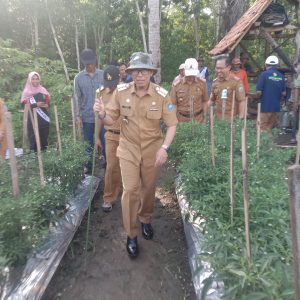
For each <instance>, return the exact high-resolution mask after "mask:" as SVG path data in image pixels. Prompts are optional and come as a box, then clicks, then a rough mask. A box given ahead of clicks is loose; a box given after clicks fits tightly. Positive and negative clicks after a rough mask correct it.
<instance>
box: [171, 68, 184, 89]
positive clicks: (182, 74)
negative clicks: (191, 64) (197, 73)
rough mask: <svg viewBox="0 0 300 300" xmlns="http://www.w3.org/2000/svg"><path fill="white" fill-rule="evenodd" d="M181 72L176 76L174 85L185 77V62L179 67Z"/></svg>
mask: <svg viewBox="0 0 300 300" xmlns="http://www.w3.org/2000/svg"><path fill="white" fill-rule="evenodd" d="M178 70H179V74H178V75H177V76H176V77H175V78H174V80H173V82H172V86H174V85H175V84H177V83H178V82H179V81H180V80H181V79H182V78H183V77H184V64H181V65H180V66H179V68H178Z"/></svg>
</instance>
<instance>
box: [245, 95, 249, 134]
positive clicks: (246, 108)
mask: <svg viewBox="0 0 300 300" xmlns="http://www.w3.org/2000/svg"><path fill="white" fill-rule="evenodd" d="M245 102H246V103H245V116H244V128H247V115H248V96H246V100H245Z"/></svg>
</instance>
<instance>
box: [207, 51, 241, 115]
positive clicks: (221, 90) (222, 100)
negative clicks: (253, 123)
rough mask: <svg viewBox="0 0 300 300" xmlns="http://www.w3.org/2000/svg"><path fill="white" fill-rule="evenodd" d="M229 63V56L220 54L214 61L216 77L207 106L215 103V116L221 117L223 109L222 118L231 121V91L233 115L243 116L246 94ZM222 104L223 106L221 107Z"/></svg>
mask: <svg viewBox="0 0 300 300" xmlns="http://www.w3.org/2000/svg"><path fill="white" fill-rule="evenodd" d="M230 69H231V65H230V60H229V57H227V56H220V57H218V58H217V61H216V74H217V78H216V79H215V80H214V81H213V85H212V89H211V95H210V99H209V102H208V106H210V105H215V106H216V109H215V114H216V117H217V118H219V119H221V118H222V113H223V111H224V118H225V119H226V120H227V121H231V109H232V100H233V92H234V91H235V106H234V107H235V111H234V116H239V118H244V115H245V103H246V101H245V100H246V95H245V90H244V87H243V83H242V81H241V80H240V79H239V78H237V77H235V76H233V75H232V74H231V73H230ZM222 106H223V108H222Z"/></svg>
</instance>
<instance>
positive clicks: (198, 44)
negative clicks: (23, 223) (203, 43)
mask: <svg viewBox="0 0 300 300" xmlns="http://www.w3.org/2000/svg"><path fill="white" fill-rule="evenodd" d="M199 23H200V22H199V16H198V15H195V18H194V27H195V31H194V32H195V42H196V56H195V57H196V58H198V57H199V46H200V33H199Z"/></svg>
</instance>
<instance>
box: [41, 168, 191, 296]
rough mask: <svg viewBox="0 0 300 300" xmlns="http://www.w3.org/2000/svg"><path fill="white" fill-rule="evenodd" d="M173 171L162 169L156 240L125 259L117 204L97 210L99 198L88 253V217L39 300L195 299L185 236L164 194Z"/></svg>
mask: <svg viewBox="0 0 300 300" xmlns="http://www.w3.org/2000/svg"><path fill="white" fill-rule="evenodd" d="M174 175H175V174H174V170H173V169H172V168H171V167H164V168H163V170H162V174H161V176H160V179H159V180H158V188H157V192H156V197H157V201H156V209H155V214H154V216H153V221H152V225H153V228H154V230H155V233H154V239H153V240H152V241H146V240H144V239H143V238H142V236H141V235H139V236H138V241H139V247H140V254H139V257H138V258H137V259H135V260H132V259H130V258H129V257H128V256H127V253H126V249H125V242H126V234H125V232H124V230H123V226H122V217H121V206H120V201H118V203H117V204H116V205H115V206H114V208H113V211H112V212H111V213H103V212H102V210H101V203H102V193H101V192H99V193H98V196H96V197H95V199H94V203H93V205H92V211H91V218H90V232H89V244H88V247H87V248H88V251H87V252H86V251H85V244H86V231H87V217H86V219H85V220H84V221H83V223H82V225H81V227H80V228H79V230H78V232H77V234H76V236H75V238H74V240H73V242H72V244H71V246H70V247H69V250H68V251H67V253H66V254H65V256H64V258H63V260H62V262H61V265H60V266H59V268H58V270H57V272H56V274H55V276H54V277H53V279H52V281H51V282H50V284H49V286H48V288H47V290H46V292H45V295H44V297H43V300H50V299H51V300H57V299H66V300H68V299H70V300H78V299H79V300H96V299H99V300H115V299H122V300H127V299H128V300H129V299H138V300H139V299H146V300H147V299H149V300H150V299H151V300H152V299H155V300H158V299H172V300H174V299H195V294H194V290H193V286H192V282H191V274H190V269H189V265H188V259H187V251H186V244H185V236H184V231H183V225H182V220H181V215H180V211H179V208H178V204H177V199H176V196H175V195H174V193H173V192H169V191H167V188H168V189H169V188H170V187H171V186H172V182H174Z"/></svg>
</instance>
